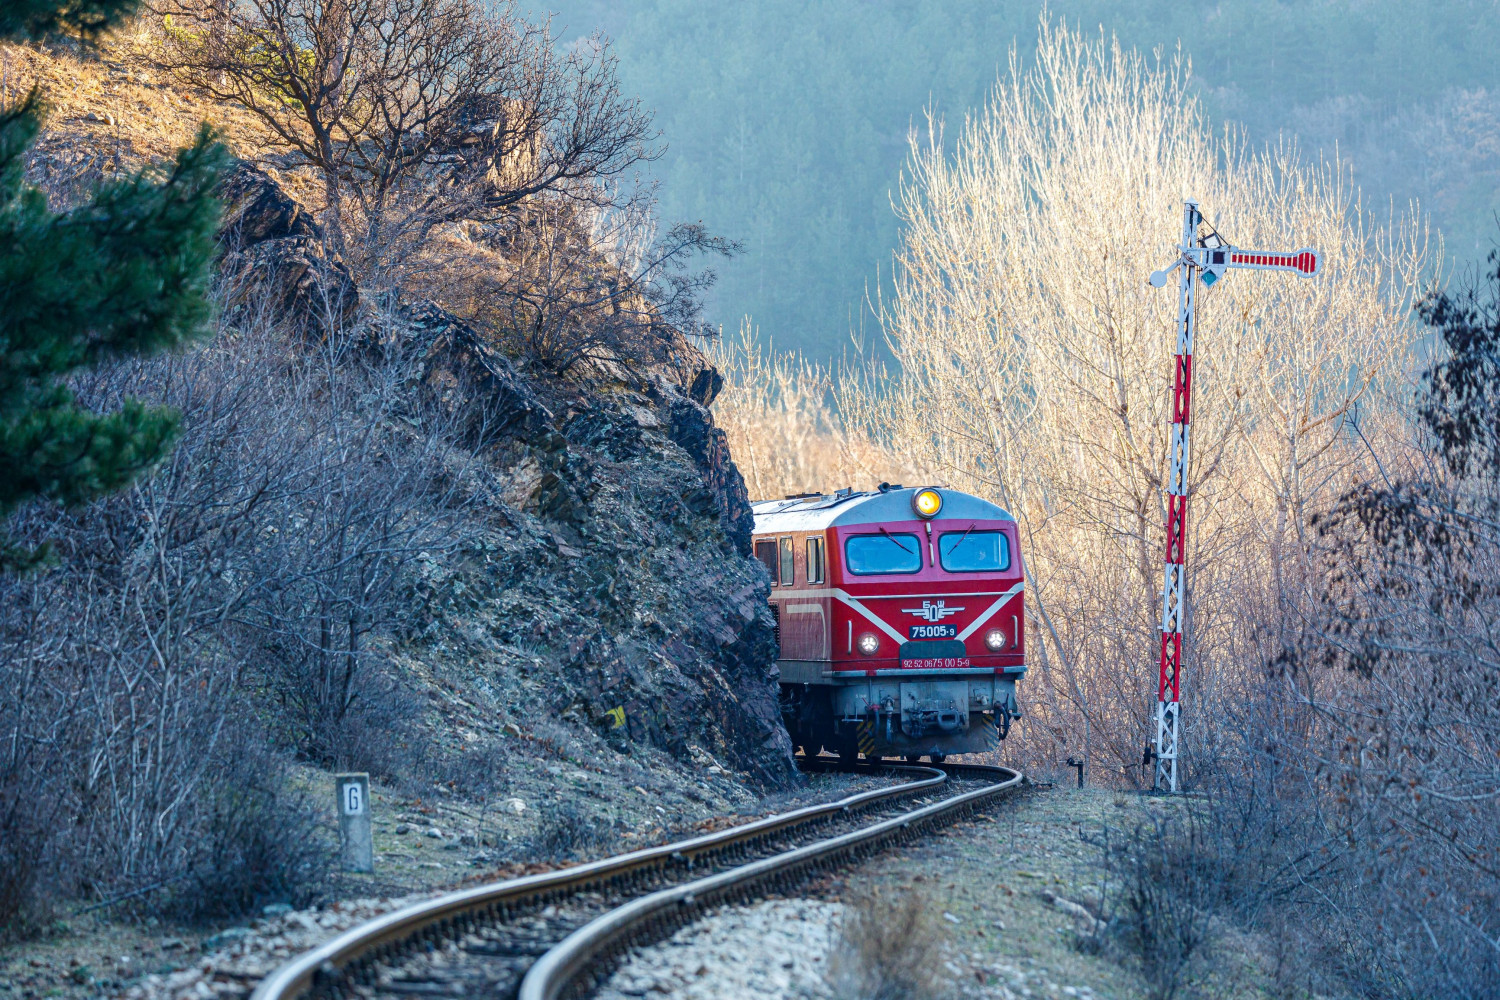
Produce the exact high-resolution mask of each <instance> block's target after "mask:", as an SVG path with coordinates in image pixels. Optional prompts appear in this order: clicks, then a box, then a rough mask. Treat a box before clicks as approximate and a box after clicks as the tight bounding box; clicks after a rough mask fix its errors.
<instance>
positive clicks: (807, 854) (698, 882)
mask: <svg viewBox="0 0 1500 1000" xmlns="http://www.w3.org/2000/svg"><path fill="white" fill-rule="evenodd" d="M803 765H804V767H807V768H809V769H814V770H829V769H832V768H834V767H836V766H837V765H836V764H832V763H829V762H824V761H822V760H813V761H803ZM882 768H890V769H892V770H896V771H899V772H902V773H907V774H910V775H912V777H913V778H914V780H912V781H910V782H907V783H904V784H901V785H895V786H892V787H889V788H880V789H875V790H873V791H868V792H861V793H859V794H857V795H851V796H848V797H847V798H844V799H840V800H838V801H836V802H831V803H825V804H822V805H817V806H808V807H805V808H802V809H796V810H793V811H791V812H788V813H784V814H781V815H776V816H770V817H767V818H765V819H761V820H756V821H754V822H751V823H746V824H744V825H741V826H737V827H733V828H731V829H728V830H723V831H720V832H718V833H713V834H707V835H704V836H701V837H695V838H693V839H691V840H684V841H678V842H677V843H673V844H666V845H663V846H661V847H654V848H646V849H643V850H639V851H633V852H631V853H629V854H623V855H619V856H617V857H612V858H606V859H604V860H602V861H596V862H592V863H589V864H583V865H577V866H574V867H572V868H566V869H562V870H559V871H555V872H547V873H545V874H542V875H532V876H528V877H525V878H519V879H511V880H508V881H505V882H497V883H493V884H489V885H484V886H479V887H476V888H473V889H467V890H463V891H460V892H454V893H449V894H447V895H444V896H439V897H437V898H435V899H430V900H426V901H424V902H422V903H417V904H415V905H413V906H409V907H406V908H404V909H401V910H397V911H393V912H391V913H388V914H385V915H384V916H382V917H378V918H376V919H375V920H372V921H370V922H368V923H366V924H363V925H361V926H359V927H356V928H353V929H351V930H349V931H347V932H345V933H344V934H342V935H340V936H339V937H337V938H335V939H333V940H332V941H329V942H327V943H326V944H324V945H322V946H321V947H319V948H316V949H313V950H312V951H310V952H308V953H306V954H304V955H302V956H301V957H299V958H297V959H295V960H293V961H292V962H289V963H287V964H286V965H284V966H282V967H281V968H280V969H278V970H277V971H275V972H274V973H272V974H271V975H270V976H268V977H267V978H266V979H265V980H264V981H262V982H261V984H260V985H259V986H258V987H256V990H255V992H254V993H253V994H252V996H251V1000H303V998H308V1000H324V998H328V1000H356V998H359V1000H410V998H413V997H418V998H422V997H425V998H441V997H459V996H471V995H483V996H485V997H487V998H496V1000H509V998H511V997H515V996H516V995H517V992H518V990H519V995H520V997H521V998H522V1000H556V998H561V997H569V996H575V995H578V994H579V993H580V992H582V991H585V990H587V989H589V988H591V987H593V986H594V985H595V984H596V982H597V981H598V979H599V977H600V976H601V975H603V974H607V972H608V970H609V969H611V968H612V967H613V965H614V963H615V961H617V960H618V958H619V957H620V956H621V955H622V954H623V953H624V952H625V951H627V950H628V949H629V948H631V947H633V946H635V945H638V944H644V943H647V942H649V941H652V940H656V939H659V938H661V937H663V936H665V935H666V934H670V933H671V932H672V931H673V930H675V929H676V928H677V927H680V926H682V925H684V924H687V923H690V922H692V921H693V920H695V919H697V917H698V915H699V914H701V913H702V912H703V911H704V910H705V909H706V908H712V907H714V906H718V905H721V904H724V903H727V902H734V901H748V900H749V899H751V898H753V897H754V896H755V895H757V894H764V893H767V892H775V891H782V890H787V889H790V888H791V887H793V886H794V885H796V884H797V883H799V882H801V881H803V880H804V879H806V878H808V877H810V876H814V875H816V874H819V873H822V872H825V871H827V870H830V869H832V868H835V867H838V866H840V865H843V864H847V863H849V862H851V861H854V860H857V859H859V858H861V857H864V856H866V855H869V854H872V853H874V852H875V851H878V850H881V849H883V848H885V847H888V846H891V845H892V844H896V843H902V842H906V841H909V840H911V839H912V838H914V837H917V836H920V835H921V834H922V833H923V832H924V831H926V830H928V829H930V828H932V827H934V826H938V825H941V824H943V823H946V822H951V821H953V820H955V819H958V818H960V817H962V816H965V815H967V814H969V813H970V812H972V811H973V810H974V809H976V808H978V807H980V806H982V805H985V804H987V803H988V802H991V801H994V800H995V799H996V798H997V797H999V796H1002V795H1004V794H1005V793H1006V792H1007V791H1009V790H1010V789H1012V788H1014V787H1015V786H1016V785H1018V784H1019V783H1020V781H1021V775H1020V774H1019V773H1017V772H1015V771H1012V770H1009V769H1008V768H1001V767H991V766H987V765H973V764H941V765H935V766H931V767H929V766H925V765H924V766H916V765H907V766H894V765H877V766H875V767H861V768H859V769H858V770H860V771H863V772H865V773H870V772H874V771H876V770H879V769H882ZM955 786H960V787H955ZM523 977H524V981H523Z"/></svg>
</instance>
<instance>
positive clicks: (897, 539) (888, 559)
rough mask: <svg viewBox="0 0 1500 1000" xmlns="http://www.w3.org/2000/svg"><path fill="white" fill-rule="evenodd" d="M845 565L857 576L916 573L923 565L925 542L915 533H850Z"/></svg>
mask: <svg viewBox="0 0 1500 1000" xmlns="http://www.w3.org/2000/svg"><path fill="white" fill-rule="evenodd" d="M844 566H845V567H846V568H847V569H848V570H849V572H851V573H853V574H854V575H856V576H873V575H876V574H880V573H917V572H920V571H921V569H922V545H921V543H920V542H919V541H918V540H917V536H916V535H904V534H903V535H893V534H889V533H887V532H884V531H882V532H881V533H880V534H878V535H850V536H849V539H848V540H847V541H845V542H844Z"/></svg>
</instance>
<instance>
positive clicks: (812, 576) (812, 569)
mask: <svg viewBox="0 0 1500 1000" xmlns="http://www.w3.org/2000/svg"><path fill="white" fill-rule="evenodd" d="M826 561H827V560H826V559H825V558H824V553H823V539H821V538H816V537H815V538H809V539H808V540H807V582H808V583H822V582H823V566H824V564H825V563H826Z"/></svg>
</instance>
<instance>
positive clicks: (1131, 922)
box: [1103, 810, 1224, 1000]
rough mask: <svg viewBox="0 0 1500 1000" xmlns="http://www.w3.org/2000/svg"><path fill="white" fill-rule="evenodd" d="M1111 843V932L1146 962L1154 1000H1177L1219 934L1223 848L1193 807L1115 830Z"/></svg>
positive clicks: (1107, 849) (1107, 860)
mask: <svg viewBox="0 0 1500 1000" xmlns="http://www.w3.org/2000/svg"><path fill="white" fill-rule="evenodd" d="M1103 844H1104V864H1105V870H1106V871H1107V872H1108V873H1109V876H1110V878H1108V879H1107V880H1106V883H1105V886H1106V890H1107V892H1106V895H1105V899H1104V907H1105V911H1104V914H1103V915H1104V917H1105V926H1106V927H1107V928H1108V933H1110V934H1111V935H1112V937H1113V938H1114V941H1115V943H1116V944H1117V945H1119V946H1120V947H1122V948H1123V950H1124V951H1125V952H1126V953H1128V954H1129V955H1131V956H1132V957H1133V958H1135V959H1136V960H1137V961H1138V962H1139V964H1140V971H1141V976H1142V978H1143V979H1144V980H1145V981H1146V984H1147V986H1148V988H1149V990H1150V995H1151V996H1152V997H1153V998H1154V1000H1172V998H1173V997H1175V996H1177V995H1179V993H1180V992H1181V991H1182V990H1183V988H1184V986H1185V985H1186V984H1187V983H1188V981H1189V980H1190V978H1192V973H1193V971H1194V969H1195V968H1201V967H1203V966H1204V965H1205V964H1206V962H1207V960H1208V958H1209V950H1210V948H1211V947H1212V945H1213V943H1214V940H1215V938H1216V936H1217V929H1218V923H1217V919H1218V918H1217V915H1216V910H1217V908H1218V906H1219V905H1220V904H1221V903H1222V895H1223V893H1222V889H1223V886H1224V881H1223V876H1222V874H1221V873H1220V872H1219V871H1218V870H1217V869H1216V867H1215V865H1216V863H1217V862H1218V861H1220V860H1222V859H1221V858H1219V857H1218V856H1216V853H1215V852H1213V851H1212V850H1211V847H1212V846H1216V845H1210V844H1209V843H1208V842H1207V839H1206V837H1205V830H1204V827H1203V825H1202V824H1201V822H1199V821H1198V820H1197V818H1196V817H1195V816H1194V814H1193V813H1192V811H1191V810H1188V811H1187V812H1186V814H1185V815H1177V816H1170V817H1163V816H1153V817H1151V818H1150V819H1149V820H1148V821H1146V822H1144V823H1142V824H1140V825H1138V826H1136V827H1134V828H1132V829H1130V830H1128V831H1110V832H1107V833H1106V835H1105V838H1104V841H1103Z"/></svg>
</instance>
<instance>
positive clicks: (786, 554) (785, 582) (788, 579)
mask: <svg viewBox="0 0 1500 1000" xmlns="http://www.w3.org/2000/svg"><path fill="white" fill-rule="evenodd" d="M796 581H797V550H796V549H794V548H792V540H791V539H790V538H783V539H781V585H782V586H783V587H790V586H791V585H792V584H793V583H795V582H796Z"/></svg>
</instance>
